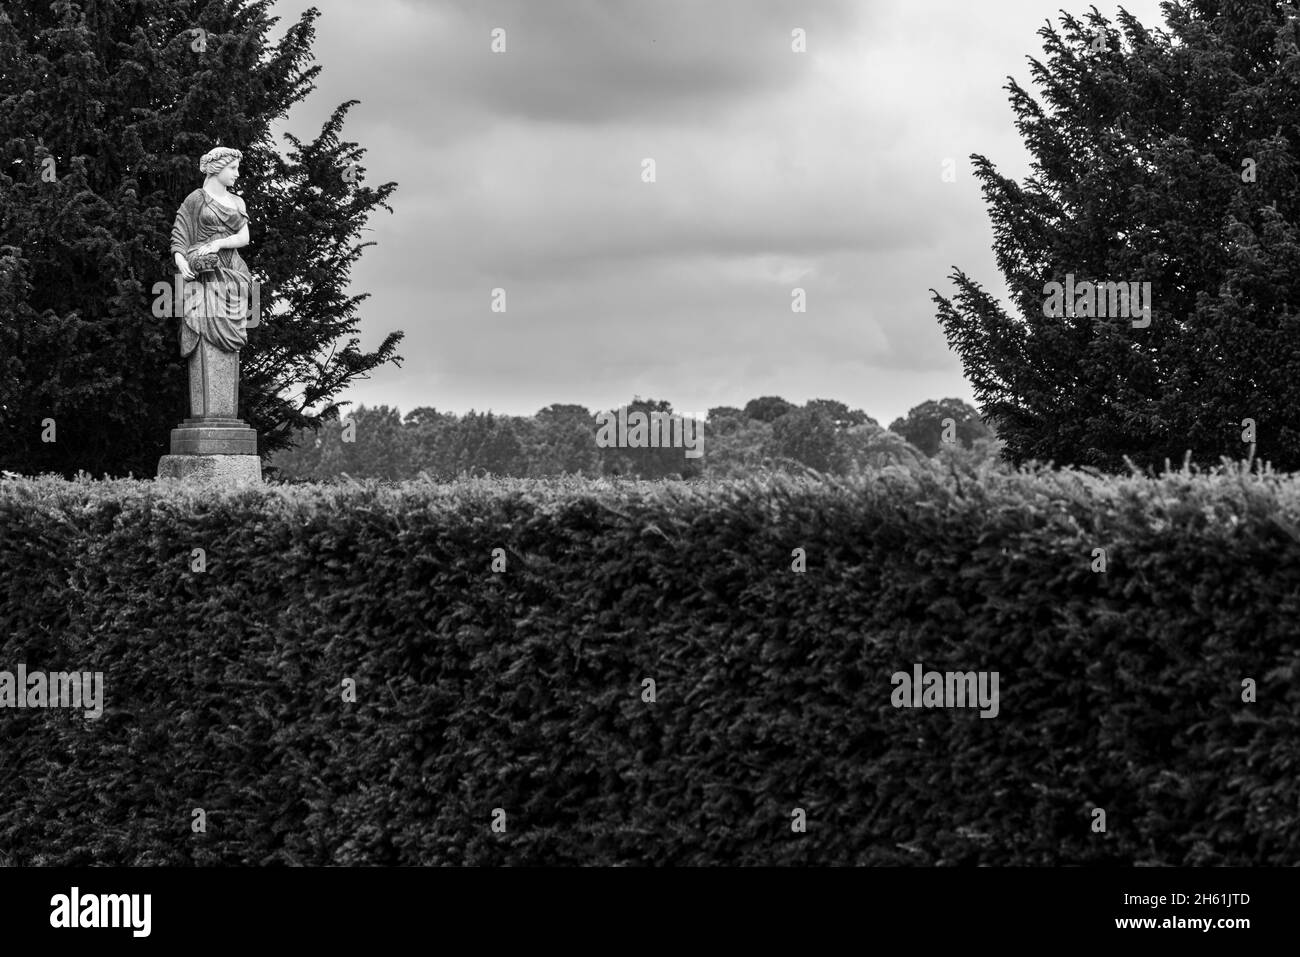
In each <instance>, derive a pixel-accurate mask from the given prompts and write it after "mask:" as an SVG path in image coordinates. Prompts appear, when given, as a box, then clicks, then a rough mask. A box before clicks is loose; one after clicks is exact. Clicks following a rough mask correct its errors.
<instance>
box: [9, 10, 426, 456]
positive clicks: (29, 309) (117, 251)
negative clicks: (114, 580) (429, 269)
mask: <svg viewBox="0 0 1300 957" xmlns="http://www.w3.org/2000/svg"><path fill="white" fill-rule="evenodd" d="M270 8H271V2H270V0H257V2H248V0H80V2H69V0H57V2H53V3H48V2H32V0H0V468H5V469H9V470H12V471H17V472H29V473H30V472H38V471H55V472H59V473H63V474H65V475H69V474H74V473H76V472H77V471H80V470H85V471H86V472H88V473H90V474H92V475H95V476H98V475H100V474H110V475H125V474H127V473H128V472H130V473H134V474H135V475H136V476H151V475H153V474H154V470H155V468H156V466H157V462H158V458H159V457H160V456H161V455H163V454H165V453H166V452H167V451H168V439H169V434H170V430H171V429H172V428H173V427H175V426H176V425H177V424H179V422H180V420H181V419H182V418H184V417H185V416H186V415H188V414H189V409H188V405H187V401H188V400H187V394H186V383H187V373H186V369H185V364H184V360H182V359H181V357H180V355H179V348H178V325H179V322H180V320H179V319H177V318H175V317H172V316H169V317H165V318H158V317H156V316H155V315H154V306H155V303H156V301H157V299H158V295H157V291H156V288H155V284H156V283H159V282H164V283H168V284H170V283H171V282H172V280H173V274H174V271H175V270H174V266H173V265H172V264H171V262H170V256H169V254H168V246H169V237H170V232H171V227H172V221H173V218H174V216H175V214H176V210H177V207H178V206H179V205H180V204H181V202H182V201H183V200H184V198H185V197H186V195H188V194H189V193H190V192H191V191H192V190H194V189H196V188H198V187H199V186H200V185H201V183H202V175H201V174H200V172H199V169H198V161H199V157H201V156H202V155H203V154H204V153H205V152H207V151H208V150H209V149H211V148H212V147H214V146H217V145H221V146H229V147H234V148H235V149H239V150H241V151H243V154H244V156H243V159H242V160H241V162H240V179H239V183H238V185H237V186H236V192H237V193H238V194H239V195H240V196H242V197H243V199H244V201H245V203H246V205H247V208H248V211H249V215H250V219H251V226H250V237H251V240H252V242H251V245H250V246H249V247H248V248H246V249H245V250H244V251H243V255H244V256H245V259H246V261H247V262H248V264H249V267H250V268H251V270H252V272H253V277H254V279H255V280H257V281H258V283H259V284H260V287H259V308H260V325H258V326H257V327H255V328H252V329H250V333H249V339H248V345H247V346H246V347H245V348H244V350H243V351H242V352H241V354H240V366H241V373H242V375H241V383H240V415H241V416H242V417H243V418H244V419H245V420H246V421H248V422H249V423H250V424H251V425H252V426H253V427H254V428H256V429H257V430H258V435H259V439H258V441H259V451H260V452H261V453H263V454H266V453H269V452H270V451H273V450H275V449H278V448H283V447H285V446H286V445H288V444H289V442H290V441H291V436H292V435H294V433H295V432H296V431H297V430H298V429H302V428H319V426H320V423H321V421H322V420H324V419H333V418H336V417H337V414H338V403H337V402H336V401H335V397H336V396H337V395H338V394H339V392H340V391H341V390H342V389H344V388H345V387H346V386H347V385H348V383H349V382H350V381H352V380H353V379H355V378H357V377H364V376H365V374H366V373H367V372H369V371H370V370H372V369H374V368H376V367H378V366H380V365H382V364H384V363H387V362H399V361H400V357H398V356H397V355H396V347H397V344H398V342H399V341H400V339H401V336H402V334H401V333H400V332H393V333H390V334H389V335H388V336H387V337H386V338H385V339H384V340H383V342H382V343H381V344H380V345H379V346H378V348H376V349H375V350H374V351H373V352H364V351H362V350H361V349H360V348H359V339H358V338H357V336H356V332H357V324H358V322H359V317H358V315H357V309H358V306H359V304H360V303H361V302H362V301H363V300H364V299H365V298H366V296H364V295H361V296H348V295H347V292H346V290H347V286H348V274H349V270H350V269H351V266H352V264H353V263H354V262H355V261H356V260H357V258H358V257H359V256H360V254H361V251H362V249H363V248H364V247H365V246H369V245H373V244H372V243H368V242H367V243H361V242H358V241H357V237H358V236H359V231H360V230H361V229H362V228H363V226H364V223H365V222H366V220H367V217H368V215H369V213H370V212H371V211H372V210H373V209H374V208H375V207H383V208H384V209H388V210H389V212H391V211H392V210H391V207H389V206H388V204H387V202H386V200H387V198H388V196H389V194H390V193H391V192H392V191H393V190H394V189H395V188H396V186H395V184H393V183H386V184H384V185H383V186H380V187H378V188H370V187H368V186H366V185H364V167H362V166H361V165H360V159H361V157H362V156H363V155H364V152H365V151H364V150H363V149H361V148H359V147H358V145H357V144H355V143H350V142H346V141H343V140H341V139H340V131H341V128H342V125H343V121H344V118H345V116H346V114H347V112H348V110H349V109H350V108H351V106H353V105H354V104H355V103H356V101H348V102H345V103H343V104H341V105H340V106H339V107H338V108H337V109H336V110H335V111H334V113H333V115H332V116H331V117H330V119H329V120H328V122H327V123H326V124H325V125H324V127H323V128H322V129H321V131H320V134H319V135H318V136H316V137H315V139H314V140H312V141H311V142H306V143H304V142H302V141H300V140H299V139H297V138H296V137H293V136H287V137H286V138H287V140H288V143H289V147H290V148H289V149H288V150H287V151H286V152H285V153H284V154H283V155H282V154H281V153H280V152H279V151H277V149H276V148H275V144H274V143H273V140H272V136H271V132H270V128H271V124H272V122H273V121H275V120H276V119H278V118H281V117H283V116H285V115H286V113H287V112H288V110H289V108H290V107H291V106H292V105H293V104H295V103H297V102H299V101H300V100H302V99H303V98H304V97H306V96H307V95H308V94H309V93H310V92H311V90H312V89H313V88H314V87H313V85H312V79H313V78H314V77H315V76H316V75H317V73H318V72H319V70H320V67H319V66H311V67H308V66H307V65H306V64H307V61H308V60H310V59H311V51H310V48H311V43H312V40H313V37H314V34H315V29H314V22H315V20H316V18H317V17H318V16H319V12H318V11H317V10H316V9H315V8H312V9H310V10H308V11H307V12H305V13H304V14H303V15H302V17H301V19H299V20H298V21H297V22H296V23H293V24H290V25H289V27H288V30H287V32H286V34H285V35H284V37H283V38H282V39H280V40H279V42H272V40H271V38H270V37H269V34H270V31H271V30H272V28H273V27H275V25H276V24H277V23H278V22H279V18H277V17H273V16H271V14H270ZM51 421H52V422H53V424H54V432H53V436H54V441H48V438H49V435H48V434H47V433H48V432H49V430H48V429H45V430H43V427H42V423H45V422H51ZM43 438H44V439H45V441H43Z"/></svg>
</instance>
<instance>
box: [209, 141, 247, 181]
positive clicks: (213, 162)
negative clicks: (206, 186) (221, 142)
mask: <svg viewBox="0 0 1300 957" xmlns="http://www.w3.org/2000/svg"><path fill="white" fill-rule="evenodd" d="M243 156H244V154H243V153H241V152H240V151H239V150H235V149H231V148H230V147H229V146H218V147H216V148H214V149H210V150H208V151H207V152H206V153H204V154H203V158H202V159H200V160H199V170H200V171H201V172H202V173H203V175H204V176H215V177H216V178H217V182H219V183H220V184H221V185H222V186H225V187H226V188H227V189H229V188H230V187H231V186H234V185H235V180H237V179H238V178H239V161H240V160H241V159H243Z"/></svg>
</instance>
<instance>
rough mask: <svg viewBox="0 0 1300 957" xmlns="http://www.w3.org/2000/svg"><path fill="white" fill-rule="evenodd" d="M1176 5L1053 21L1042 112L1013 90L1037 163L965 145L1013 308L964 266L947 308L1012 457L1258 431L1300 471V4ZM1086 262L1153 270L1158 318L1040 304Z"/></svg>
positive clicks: (1069, 457)
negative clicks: (1154, 23) (1006, 172)
mask: <svg viewBox="0 0 1300 957" xmlns="http://www.w3.org/2000/svg"><path fill="white" fill-rule="evenodd" d="M1162 9H1163V11H1164V17H1165V20H1166V26H1167V29H1166V30H1157V31H1149V30H1147V29H1146V28H1144V27H1143V26H1142V25H1141V24H1139V23H1138V22H1137V20H1136V19H1135V18H1134V17H1132V16H1131V15H1129V14H1128V13H1126V12H1123V11H1121V12H1120V13H1119V14H1118V29H1117V28H1116V27H1115V26H1113V25H1112V23H1111V21H1109V20H1107V19H1106V18H1104V17H1102V16H1101V15H1100V14H1099V13H1098V12H1097V10H1096V8H1095V7H1094V8H1093V9H1092V12H1091V13H1090V14H1089V15H1087V16H1086V18H1085V20H1084V21H1080V20H1078V19H1076V18H1074V17H1072V16H1069V15H1064V16H1063V17H1062V18H1061V21H1060V22H1061V27H1062V29H1061V32H1058V31H1057V30H1056V29H1055V28H1054V27H1052V26H1051V25H1050V24H1049V25H1048V26H1045V27H1044V28H1043V29H1042V30H1040V31H1039V34H1040V36H1042V38H1043V40H1044V47H1045V51H1046V54H1047V61H1046V63H1043V62H1040V61H1038V60H1031V73H1032V75H1033V78H1034V80H1035V82H1036V84H1037V85H1039V86H1040V87H1041V88H1042V89H1043V91H1044V94H1043V95H1044V98H1045V101H1046V106H1044V105H1043V104H1040V103H1039V102H1038V101H1037V100H1035V99H1034V98H1033V97H1031V96H1030V94H1028V93H1027V92H1025V91H1024V90H1023V89H1022V88H1021V87H1020V86H1019V85H1017V84H1016V82H1015V81H1014V80H1011V81H1010V83H1009V85H1008V86H1007V87H1006V89H1007V90H1008V91H1009V93H1010V100H1011V104H1012V107H1013V109H1014V111H1015V113H1016V116H1017V121H1016V125H1017V128H1018V130H1019V132H1020V134H1021V136H1022V137H1023V138H1024V141H1025V143H1026V145H1027V147H1028V149H1029V150H1030V152H1031V154H1032V157H1033V160H1032V173H1031V175H1030V176H1029V177H1028V178H1027V180H1026V181H1025V182H1024V183H1023V185H1020V184H1017V183H1015V182H1013V181H1012V180H1010V179H1007V178H1005V177H1003V176H1001V175H999V174H998V173H997V171H996V170H995V168H994V166H993V164H992V163H990V162H989V161H988V160H987V159H986V158H985V157H983V156H980V155H978V154H976V155H973V156H972V157H971V160H972V162H973V164H974V168H975V175H976V176H977V177H978V178H979V180H980V182H981V186H982V190H983V193H984V197H985V200H986V202H987V204H988V207H989V210H990V216H991V219H992V222H993V231H994V236H995V244H994V252H995V254H996V257H997V263H998V267H999V269H1000V271H1001V272H1002V274H1003V276H1004V277H1005V279H1006V283H1007V288H1008V290H1009V292H1010V295H1011V307H1012V309H1013V311H1014V312H1015V313H1016V314H1017V315H1016V316H1015V317H1014V318H1013V317H1012V315H1009V314H1008V312H1007V311H1006V310H1004V309H1003V307H1002V305H1001V304H1000V303H999V302H998V301H997V300H996V299H995V297H993V296H992V295H990V294H989V293H988V292H986V291H985V290H984V289H983V288H982V287H981V286H980V285H979V284H978V283H976V282H975V281H974V280H972V279H970V278H969V277H968V276H967V275H966V274H965V273H964V272H962V271H961V270H959V269H955V270H954V272H953V274H952V276H951V279H952V280H953V281H954V283H955V284H956V287H957V289H956V294H955V296H954V297H953V298H952V299H951V300H950V299H948V298H945V297H943V296H940V295H939V294H938V293H937V292H933V290H932V293H933V295H934V300H935V303H936V305H937V306H938V318H939V321H940V323H941V325H942V326H943V329H944V332H945V335H946V336H947V339H948V342H949V344H950V345H951V347H952V348H953V349H954V350H955V351H957V352H958V354H959V355H960V356H961V359H962V362H963V365H964V367H965V371H966V375H967V377H968V379H969V380H970V382H971V384H972V386H973V387H974V390H975V395H976V398H977V401H978V402H979V403H980V407H981V411H982V412H983V414H984V415H985V417H986V418H988V419H989V420H990V422H991V423H992V424H993V425H994V427H995V428H996V430H997V432H998V435H999V436H1000V437H1001V438H1002V439H1003V440H1004V441H1005V443H1006V454H1007V455H1008V456H1009V457H1010V458H1011V459H1012V460H1013V461H1016V462H1020V461H1024V460H1026V459H1031V458H1033V459H1040V460H1054V461H1056V462H1057V463H1058V464H1070V463H1073V464H1079V465H1091V466H1096V467H1099V468H1103V469H1108V470H1121V469H1123V468H1124V467H1125V466H1124V462H1123V459H1124V456H1129V457H1130V458H1131V459H1132V460H1133V461H1135V462H1136V463H1138V464H1142V465H1151V466H1157V467H1158V466H1160V465H1161V464H1163V461H1164V460H1165V459H1166V458H1168V459H1171V460H1173V461H1176V462H1181V461H1182V459H1183V456H1184V453H1185V451H1188V450H1190V451H1191V452H1192V456H1193V460H1194V461H1198V462H1209V463H1213V462H1217V461H1218V459H1219V457H1220V456H1223V455H1227V456H1229V457H1231V458H1233V459H1239V458H1242V457H1244V456H1245V455H1247V454H1248V453H1249V451H1251V447H1250V445H1249V444H1248V443H1249V439H1250V438H1252V437H1254V438H1255V439H1256V441H1257V443H1258V450H1257V454H1258V455H1259V457H1260V458H1266V459H1268V460H1270V461H1272V462H1273V464H1274V465H1275V466H1278V467H1282V468H1290V469H1293V468H1297V467H1300V374H1297V373H1298V372H1300V242H1298V241H1297V230H1296V225H1297V216H1298V214H1300V175H1297V173H1298V170H1297V150H1298V149H1300V20H1298V19H1297V16H1296V10H1295V9H1294V8H1292V7H1290V6H1288V5H1286V4H1284V3H1282V2H1278V0H1183V2H1165V3H1164V4H1162ZM1071 276H1072V278H1073V281H1074V282H1075V283H1079V282H1083V281H1090V282H1103V283H1104V282H1125V283H1145V282H1149V283H1150V284H1151V286H1150V291H1151V303H1150V304H1151V306H1152V308H1151V313H1150V323H1149V325H1143V324H1142V323H1143V322H1144V317H1136V318H1135V317H1131V316H1130V317H1125V316H1116V315H1114V312H1115V311H1118V310H1117V309H1116V307H1117V306H1118V305H1119V302H1118V300H1115V301H1108V302H1107V310H1106V311H1107V312H1108V313H1110V314H1109V315H1106V316H1104V317H1099V316H1097V315H1095V314H1093V315H1088V314H1087V313H1088V312H1089V311H1090V310H1088V309H1086V308H1084V306H1082V305H1079V302H1078V299H1082V300H1083V301H1084V302H1085V303H1086V302H1087V297H1085V296H1082V295H1081V296H1079V297H1078V299H1076V308H1075V310H1074V312H1075V314H1074V315H1073V316H1071V315H1059V316H1053V315H1045V312H1052V311H1055V310H1054V309H1053V308H1052V307H1051V306H1050V304H1049V303H1048V299H1049V297H1050V296H1051V295H1052V294H1053V290H1052V288H1051V287H1050V286H1049V284H1050V283H1061V284H1062V285H1064V284H1066V283H1067V281H1068V280H1069V279H1070V277H1071ZM1138 290H1139V291H1140V290H1141V287H1140V286H1139V287H1138ZM1246 420H1253V421H1254V426H1255V431H1254V433H1253V436H1252V434H1251V432H1250V431H1249V428H1250V427H1249V426H1248V425H1244V424H1243V423H1245V421H1246ZM1243 439H1244V440H1243Z"/></svg>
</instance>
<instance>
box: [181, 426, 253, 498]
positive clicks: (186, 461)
mask: <svg viewBox="0 0 1300 957" xmlns="http://www.w3.org/2000/svg"><path fill="white" fill-rule="evenodd" d="M250 431H251V430H250ZM158 477H159V478H160V479H172V478H176V479H186V480H189V481H201V482H209V481H210V482H215V483H217V484H220V485H223V486H231V485H260V484H261V482H262V460H261V459H260V458H258V457H257V456H256V455H164V456H163V457H162V458H160V459H159V460H158Z"/></svg>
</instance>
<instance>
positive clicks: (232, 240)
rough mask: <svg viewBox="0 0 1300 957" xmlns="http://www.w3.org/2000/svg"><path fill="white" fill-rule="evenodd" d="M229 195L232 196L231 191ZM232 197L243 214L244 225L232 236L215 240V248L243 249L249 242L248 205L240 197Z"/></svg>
mask: <svg viewBox="0 0 1300 957" xmlns="http://www.w3.org/2000/svg"><path fill="white" fill-rule="evenodd" d="M231 195H232V196H233V195H234V194H233V193H232V194H231ZM234 198H235V201H236V202H237V203H238V204H239V211H240V212H241V213H242V214H243V216H244V226H243V228H242V229H240V230H239V232H237V233H235V234H234V235H233V236H226V237H224V238H222V239H218V240H216V242H215V243H214V245H215V246H216V248H217V249H243V248H244V247H245V246H247V245H248V243H249V239H248V207H247V206H245V205H244V201H243V200H242V199H241V198H240V197H238V196H235V197H234Z"/></svg>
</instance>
